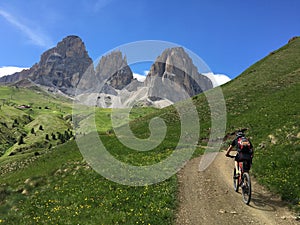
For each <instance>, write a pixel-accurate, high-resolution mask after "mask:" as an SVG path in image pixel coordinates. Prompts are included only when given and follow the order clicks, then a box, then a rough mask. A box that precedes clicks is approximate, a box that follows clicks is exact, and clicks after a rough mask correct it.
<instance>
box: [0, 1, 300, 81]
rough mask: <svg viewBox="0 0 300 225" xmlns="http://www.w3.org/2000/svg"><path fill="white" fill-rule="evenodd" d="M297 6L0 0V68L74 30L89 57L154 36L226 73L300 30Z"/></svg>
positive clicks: (32, 59)
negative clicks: (188, 51) (195, 55)
mask: <svg viewBox="0 0 300 225" xmlns="http://www.w3.org/2000/svg"><path fill="white" fill-rule="evenodd" d="M299 9H300V1H299V0H285V1H282V0H271V1H267V0H251V1H245V0H198V1H197V0H186V1H174V0H173V1H170V0H151V1H150V0H128V1H123V0H78V1H71V0H65V1H64V0H51V1H50V0H43V1H40V0H28V1H22V0H9V1H5V0H2V1H1V2H0V29H1V35H0V49H1V51H0V67H4V66H16V67H31V66H32V65H33V64H34V63H36V62H38V61H39V59H40V55H41V54H42V53H43V52H44V51H45V50H47V49H49V48H51V47H53V46H55V45H56V44H57V42H59V41H61V40H62V39H63V38H64V37H65V36H67V35H71V34H74V35H78V36H80V37H81V38H82V40H83V41H84V43H85V45H86V48H87V51H88V53H89V55H90V56H91V58H92V59H94V60H95V59H97V58H98V57H99V56H101V55H102V54H104V53H105V52H107V51H109V50H111V49H113V48H116V47H118V46H119V45H124V44H126V43H130V42H135V41H141V40H162V41H168V42H173V43H176V44H178V45H180V46H183V47H186V48H188V49H189V50H191V51H192V52H194V53H195V54H197V55H198V56H200V57H201V58H202V59H203V60H204V61H205V62H206V64H207V65H208V66H209V67H210V69H211V70H212V71H213V72H214V73H217V74H226V75H228V76H229V77H230V78H234V77H236V76H237V75H239V74H240V73H241V72H243V71H244V70H245V69H246V68H247V67H249V66H250V65H252V64H253V63H255V62H256V61H258V60H260V59H262V58H263V57H265V56H266V55H268V54H269V52H271V51H273V50H275V49H278V48H279V47H281V46H283V45H285V44H286V43H287V42H288V40H289V39H290V38H291V37H293V36H299V35H300V24H299V21H300V13H299ZM138 72H140V73H141V71H138Z"/></svg>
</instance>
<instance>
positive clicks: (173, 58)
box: [0, 36, 213, 107]
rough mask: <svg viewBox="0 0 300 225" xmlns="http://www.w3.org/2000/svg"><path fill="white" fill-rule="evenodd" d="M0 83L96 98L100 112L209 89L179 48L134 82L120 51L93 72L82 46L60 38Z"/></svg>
mask: <svg viewBox="0 0 300 225" xmlns="http://www.w3.org/2000/svg"><path fill="white" fill-rule="evenodd" d="M23 81H24V82H23ZM0 82H2V83H3V82H5V83H14V85H21V86H26V85H35V84H39V85H43V86H45V87H47V88H48V90H49V91H57V90H59V91H61V92H63V93H65V94H67V95H69V96H77V95H87V96H91V97H93V96H98V97H97V102H98V103H99V106H101V107H129V106H132V105H149V104H150V105H157V104H158V105H164V106H166V105H169V104H172V103H174V102H177V101H181V100H184V99H186V98H189V97H192V96H194V95H197V94H199V93H201V92H203V91H206V90H208V89H210V88H212V87H213V85H212V82H211V81H210V79H209V78H207V77H206V76H203V75H201V74H199V72H198V70H197V68H196V66H195V65H194V64H193V62H192V59H191V58H190V57H189V56H188V54H187V53H186V52H185V51H184V49H183V48H181V47H178V48H171V49H166V50H165V51H164V52H163V53H162V54H161V55H160V56H159V57H158V58H157V59H156V61H155V63H154V64H153V65H152V66H151V68H150V72H149V74H148V75H147V77H146V80H145V82H144V83H143V82H139V81H137V80H136V79H134V78H133V73H132V71H131V69H130V67H129V66H128V64H127V59H126V56H124V57H123V56H122V53H121V52H120V51H113V52H111V53H110V54H108V55H105V56H103V57H102V58H101V59H100V61H99V62H98V64H97V66H96V68H94V65H93V61H92V59H91V58H90V57H89V55H88V53H87V51H86V48H85V45H84V43H83V42H82V40H81V39H80V38H79V37H77V36H68V37H66V38H64V39H63V40H62V41H61V42H59V43H58V44H57V46H56V47H54V48H51V49H49V50H48V51H46V52H44V53H43V54H42V56H41V59H40V62H39V63H37V64H35V65H34V66H32V67H31V68H30V69H29V70H23V71H21V72H18V73H15V74H13V75H10V76H5V77H2V78H0ZM75 92H76V93H75ZM90 102H93V101H92V100H91V101H90ZM98 103H97V104H98ZM100 103H101V104H100ZM156 103H157V104H156ZM159 107H160V106H159Z"/></svg>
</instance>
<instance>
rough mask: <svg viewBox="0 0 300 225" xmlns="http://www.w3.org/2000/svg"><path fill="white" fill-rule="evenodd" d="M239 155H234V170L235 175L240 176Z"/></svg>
mask: <svg viewBox="0 0 300 225" xmlns="http://www.w3.org/2000/svg"><path fill="white" fill-rule="evenodd" d="M239 158H240V157H239V153H237V154H236V156H235V159H234V166H235V169H236V175H239V174H240V167H239Z"/></svg>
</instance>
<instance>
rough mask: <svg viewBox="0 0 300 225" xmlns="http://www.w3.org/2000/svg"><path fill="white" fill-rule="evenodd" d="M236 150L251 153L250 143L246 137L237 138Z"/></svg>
mask: <svg viewBox="0 0 300 225" xmlns="http://www.w3.org/2000/svg"><path fill="white" fill-rule="evenodd" d="M237 149H238V151H239V152H245V153H246V152H247V153H249V152H250V151H251V144H250V141H249V140H248V139H247V138H246V137H239V138H238V140H237Z"/></svg>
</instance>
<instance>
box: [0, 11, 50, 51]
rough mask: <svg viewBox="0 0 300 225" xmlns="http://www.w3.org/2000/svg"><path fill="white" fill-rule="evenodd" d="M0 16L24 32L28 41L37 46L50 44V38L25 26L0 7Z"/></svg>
mask: <svg viewBox="0 0 300 225" xmlns="http://www.w3.org/2000/svg"><path fill="white" fill-rule="evenodd" d="M0 16H2V17H3V18H4V19H6V20H7V22H9V23H10V24H11V25H13V26H14V27H16V28H17V29H19V30H20V31H21V32H22V33H23V34H25V35H26V36H27V37H28V38H29V39H30V41H31V42H32V43H33V44H34V45H37V46H40V47H43V48H48V47H49V46H51V45H52V43H51V41H50V38H48V37H46V36H45V35H44V34H42V33H41V32H38V31H37V30H36V29H32V28H30V27H28V26H26V25H25V24H24V23H22V22H20V21H21V19H17V18H16V17H14V16H12V15H11V14H10V13H8V12H6V11H4V10H2V9H0Z"/></svg>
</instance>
